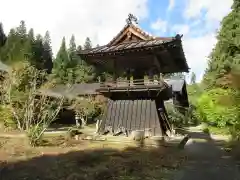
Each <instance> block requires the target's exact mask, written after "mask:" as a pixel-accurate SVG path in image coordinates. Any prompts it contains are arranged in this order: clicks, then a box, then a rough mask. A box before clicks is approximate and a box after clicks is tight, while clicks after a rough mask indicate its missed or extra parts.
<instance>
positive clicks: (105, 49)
mask: <svg viewBox="0 0 240 180" xmlns="http://www.w3.org/2000/svg"><path fill="white" fill-rule="evenodd" d="M174 40H175V38H165V39H164V40H163V39H153V40H148V41H144V40H142V41H129V42H124V43H121V44H117V45H114V46H108V45H105V46H100V47H97V48H93V49H90V50H83V51H81V52H80V53H79V54H83V55H84V54H88V55H90V54H97V53H111V52H117V51H122V50H130V51H131V50H136V49H139V48H148V47H155V46H159V45H162V44H165V43H168V42H172V41H174Z"/></svg>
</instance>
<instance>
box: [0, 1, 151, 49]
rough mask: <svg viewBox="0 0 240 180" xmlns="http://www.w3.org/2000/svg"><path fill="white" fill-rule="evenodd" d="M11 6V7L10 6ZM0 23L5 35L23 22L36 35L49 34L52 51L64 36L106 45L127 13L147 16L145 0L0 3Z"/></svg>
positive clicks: (121, 26) (80, 42) (121, 25)
mask: <svg viewBox="0 0 240 180" xmlns="http://www.w3.org/2000/svg"><path fill="white" fill-rule="evenodd" d="M13 5H14V6H13ZM1 7H4V8H1V11H0V21H2V23H3V25H4V29H5V31H9V29H10V28H12V27H16V26H18V25H19V22H20V20H25V22H26V24H27V27H28V28H30V27H32V28H34V30H35V34H36V33H41V34H44V33H45V32H46V30H49V31H50V35H51V39H52V46H53V51H54V52H56V51H57V50H58V48H59V46H60V43H61V40H62V37H63V36H66V39H67V40H69V38H70V36H71V35H72V34H74V35H75V36H76V41H77V43H78V44H82V43H83V42H84V40H85V38H86V37H87V36H88V37H90V38H91V40H92V41H93V43H94V44H97V43H98V44H105V43H107V42H108V41H109V40H111V38H113V36H114V35H116V33H118V32H119V30H121V28H123V26H124V25H125V19H126V18H127V15H128V13H133V14H134V15H136V16H137V17H138V18H146V17H147V16H148V9H147V0H121V1H118V0H68V1H66V0H58V1H53V0H52V1H49V0H42V1H37V0H21V1H19V0H2V1H1Z"/></svg>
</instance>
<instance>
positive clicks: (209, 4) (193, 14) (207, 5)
mask: <svg viewBox="0 0 240 180" xmlns="http://www.w3.org/2000/svg"><path fill="white" fill-rule="evenodd" d="M232 3H233V0H221V2H220V1H219V0H186V8H185V11H184V17H185V18H187V19H189V18H197V17H199V16H200V15H201V11H202V10H206V20H208V21H221V19H222V18H223V17H224V16H225V15H227V14H228V12H229V11H230V8H231V5H232Z"/></svg>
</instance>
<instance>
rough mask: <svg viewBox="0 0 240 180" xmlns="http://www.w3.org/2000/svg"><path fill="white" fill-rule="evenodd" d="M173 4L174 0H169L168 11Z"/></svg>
mask: <svg viewBox="0 0 240 180" xmlns="http://www.w3.org/2000/svg"><path fill="white" fill-rule="evenodd" d="M174 6H175V0H169V5H168V9H167V10H168V11H171V10H172V9H173V8H174Z"/></svg>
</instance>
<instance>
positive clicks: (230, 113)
mask: <svg viewBox="0 0 240 180" xmlns="http://www.w3.org/2000/svg"><path fill="white" fill-rule="evenodd" d="M232 93H233V92H232V90H230V89H227V90H224V89H221V88H217V89H212V90H209V91H207V92H205V93H203V94H202V95H201V96H200V98H199V99H198V102H197V116H198V118H199V119H201V120H202V121H204V122H206V123H209V124H211V125H216V126H218V127H224V126H226V125H233V124H235V123H236V122H237V113H238V109H237V108H236V107H235V106H234V104H232V102H233V100H232V98H231V94H232Z"/></svg>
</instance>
